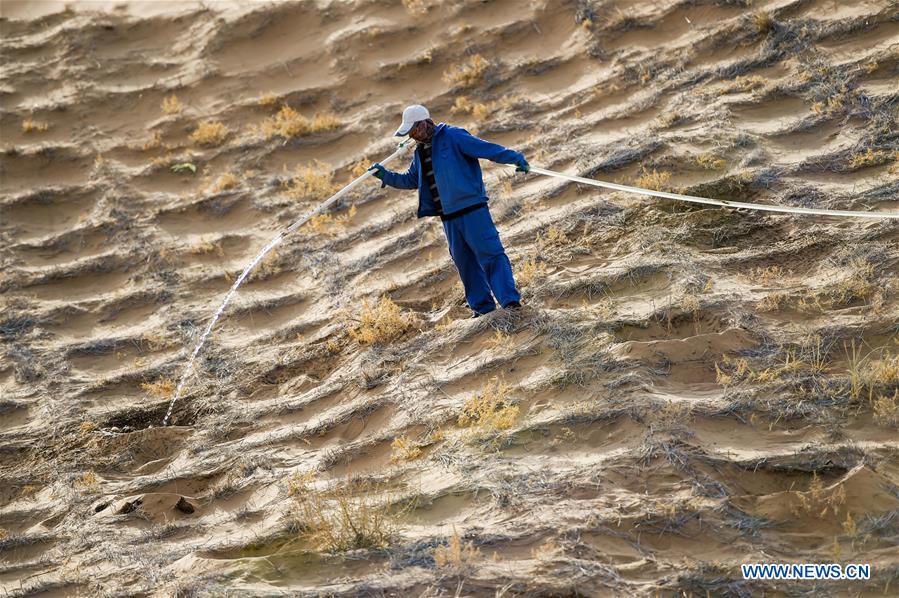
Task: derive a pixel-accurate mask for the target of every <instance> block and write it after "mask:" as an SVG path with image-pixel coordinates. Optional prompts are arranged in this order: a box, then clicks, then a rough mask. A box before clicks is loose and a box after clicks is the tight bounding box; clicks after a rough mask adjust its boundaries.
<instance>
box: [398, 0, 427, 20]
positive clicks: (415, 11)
mask: <svg viewBox="0 0 899 598" xmlns="http://www.w3.org/2000/svg"><path fill="white" fill-rule="evenodd" d="M403 6H405V7H406V10H407V11H409V14H412V15H415V16H421V15H424V14H426V13H427V12H428V5H427V4H426V3H425V1H424V0H403Z"/></svg>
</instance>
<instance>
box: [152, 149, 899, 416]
mask: <svg viewBox="0 0 899 598" xmlns="http://www.w3.org/2000/svg"><path fill="white" fill-rule="evenodd" d="M411 141H412V140H411V139H407V140H405V141H403V142H402V143H400V144H399V145H398V146H397V148H396V151H394V152H393V153H392V154H390V156H388V157H387V158H384V159H383V160H381V164H386V163H388V162H390V161H391V160H393V159H394V158H396V157H397V156H398V155H399V154H400V153H401V152H402V151H403V149H404V148H405V147H406V146H407V145H408V144H410V143H411ZM530 172H532V173H534V174H542V175H546V176H552V177H556V178H560V179H565V180H568V181H572V182H575V183H582V184H584V185H592V186H594V187H604V188H606V189H614V190H616V191H624V192H626V193H636V194H640V195H651V196H653V197H661V198H664V199H673V200H676V201H687V202H692V203H702V204H709V205H714V206H722V207H725V208H746V209H751V210H763V211H768V212H785V213H789V214H814V215H818V216H840V217H850V218H899V212H855V211H850V210H824V209H817V208H796V207H791V206H777V205H768V204H756V203H746V202H741V201H726V200H723V199H707V198H705V197H694V196H692V195H681V194H680V193H669V192H667V191H652V190H649V189H642V188H640V187H629V186H627V185H619V184H617V183H607V182H605V181H598V180H595V179H587V178H584V177H579V176H573V175H570V174H563V173H561V172H555V171H553V170H546V169H545V168H538V167H531V168H530ZM373 174H374V171H370V170H369V171H366V172H365V173H363V174H361V175H360V176H358V177H356V178H355V179H354V180H353V181H352V182H350V183H349V184H348V185H347V186H345V187H344V188H343V189H341V190H340V191H338V192H337V193H335V194H334V195H332V196H331V197H329V198H328V199H327V200H325V201H324V202H322V203H321V204H320V205H319V206H317V207H316V208H315V209H313V210H312V211H310V212H308V213H307V214H305V215H304V216H303V217H301V218H299V219H298V220H297V221H296V222H294V223H293V224H291V225H290V226H288V227H287V228H286V229H285V230H283V231H282V232H280V233H278V235H277V236H276V237H275V238H274V239H272V240H271V241H270V242H269V244H268V245H266V246H265V247H264V248H263V249H262V251H260V252H259V254H258V255H257V256H256V257H255V258H253V261H252V262H250V264H249V265H248V266H247V267H246V268H244V270H243V272H242V273H241V275H240V276H239V277H238V279H237V280H236V281H235V282H234V285H233V286H232V287H231V290H230V291H228V294H227V295H225V299H224V301H222V304H221V305H219V308H218V310H216V312H215V314H214V315H213V316H212V319H211V320H210V321H209V324H207V325H206V329H205V330H204V331H203V334H202V335H201V336H200V340H199V341H197V344H196V346H195V347H194V350H193V352H192V353H191V355H190V359H189V360H188V362H187V365H185V367H184V371H183V373H182V374H181V380H180V381H179V382H178V387H177V388H176V389H175V394H174V396H172V400H171V402H170V403H169V408H168V411H167V412H166V414H165V418H164V419H163V420H162V425H163V426H166V425H168V422H169V418H170V417H171V416H172V409H174V407H175V401H177V400H178V398H179V397H180V396H181V391H182V390H183V389H184V384H185V383H186V382H187V379H188V378H189V377H190V373H191V366H192V365H193V362H194V360H195V359H196V357H197V354H199V352H200V349H201V348H202V347H203V343H205V342H206V338H207V337H208V336H209V333H210V332H211V331H212V327H213V326H214V325H215V323H216V321H217V320H218V319H219V317H221V315H222V312H224V311H225V307H226V306H227V305H228V302H229V301H231V298H232V297H233V296H234V294H235V293H236V292H237V288H238V287H239V286H240V285H241V284H242V283H243V281H244V280H246V278H247V276H248V275H249V274H250V271H251V270H252V269H253V268H254V267H256V264H258V263H259V262H260V261H261V260H262V258H263V257H265V255H266V254H267V253H268V252H269V251H271V250H272V249H274V247H275V246H277V245H278V244H279V243H280V242H281V241H282V240H283V239H284V237H285V236H287V235H289V234H290V233H292V232H293V231H295V230H296V229H298V228H299V227H300V226H302V225H303V224H304V223H305V222H307V221H308V220H309V219H310V218H312V217H313V216H315V215H316V214H318V213H319V212H321V211H322V210H324V209H325V208H327V207H328V206H330V205H331V204H332V203H334V202H335V201H337V200H338V199H340V198H341V197H343V196H344V195H346V193H348V192H349V191H350V190H351V189H353V188H355V187H357V186H358V185H359V184H360V183H362V181H364V180H365V179H367V178H368V177H370V176H372V175H373Z"/></svg>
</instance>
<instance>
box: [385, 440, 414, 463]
mask: <svg viewBox="0 0 899 598" xmlns="http://www.w3.org/2000/svg"><path fill="white" fill-rule="evenodd" d="M390 448H391V453H390V462H391V463H398V462H401V461H412V460H413V459H417V458H418V457H419V456H421V447H420V446H419V445H417V444H415V443H414V442H413V441H412V440H410V439H409V438H407V437H406V435H405V434H404V435H402V436H397V437H396V438H394V439H393V442H392V443H391V444H390Z"/></svg>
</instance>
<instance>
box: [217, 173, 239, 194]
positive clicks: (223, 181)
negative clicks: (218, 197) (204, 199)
mask: <svg viewBox="0 0 899 598" xmlns="http://www.w3.org/2000/svg"><path fill="white" fill-rule="evenodd" d="M237 183H238V179H237V177H236V176H235V175H233V174H232V173H230V172H226V173H225V174H223V175H222V176H220V177H219V178H218V180H217V181H216V182H215V184H214V185H213V186H212V192H213V193H221V192H222V191H224V190H225V189H233V188H234V187H236V186H237Z"/></svg>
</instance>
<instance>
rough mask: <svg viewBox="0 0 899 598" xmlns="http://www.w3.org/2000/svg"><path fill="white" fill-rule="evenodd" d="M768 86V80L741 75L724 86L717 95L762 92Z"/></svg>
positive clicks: (755, 76) (757, 76) (756, 76)
mask: <svg viewBox="0 0 899 598" xmlns="http://www.w3.org/2000/svg"><path fill="white" fill-rule="evenodd" d="M767 86H768V80H767V79H765V78H764V77H761V76H759V75H751V76H750V75H741V76H739V77H737V78H736V79H734V80H733V81H729V82H727V83H725V84H724V86H723V87H721V88H720V90H719V93H721V94H722V95H724V94H727V93H746V92H748V91H758V90H763V89H765V87H767Z"/></svg>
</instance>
